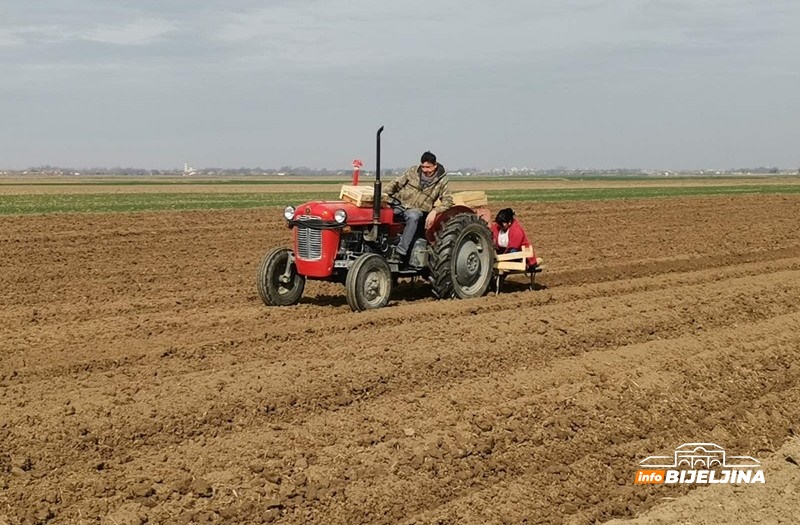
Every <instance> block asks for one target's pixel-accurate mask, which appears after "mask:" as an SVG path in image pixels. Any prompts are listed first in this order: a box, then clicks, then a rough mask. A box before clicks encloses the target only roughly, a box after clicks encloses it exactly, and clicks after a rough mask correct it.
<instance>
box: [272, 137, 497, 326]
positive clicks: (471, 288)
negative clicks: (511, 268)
mask: <svg viewBox="0 0 800 525" xmlns="http://www.w3.org/2000/svg"><path fill="white" fill-rule="evenodd" d="M382 131H383V127H382V126H381V128H380V129H379V130H378V132H377V138H376V142H377V159H376V169H375V186H374V193H373V198H372V203H373V204H372V206H371V207H359V206H356V205H355V204H353V203H350V202H345V201H311V202H307V203H305V204H301V205H299V206H297V207H296V208H295V207H292V206H288V207H287V208H286V209H285V210H284V217H285V218H286V222H287V224H288V226H289V227H290V228H291V229H292V242H293V249H289V248H275V249H273V250H271V251H269V252H268V253H267V254H266V255H265V256H264V257H263V259H262V260H261V264H260V265H259V268H258V283H257V287H258V294H259V296H260V297H261V300H262V301H263V302H264V304H266V305H268V306H287V305H292V304H296V303H297V302H298V301H299V300H300V297H301V296H302V295H303V289H304V287H305V283H306V279H317V280H322V281H333V282H339V283H342V284H344V286H345V290H346V293H347V303H348V304H349V305H350V308H352V309H353V310H354V311H363V310H371V309H373V308H380V307H382V306H385V305H386V303H387V302H388V301H389V296H390V295H391V292H392V285H393V283H395V282H396V281H397V279H398V278H399V277H416V276H420V277H423V278H425V279H427V280H428V281H429V282H430V284H431V286H432V288H433V293H434V294H435V295H436V297H438V298H462V299H465V298H471V297H480V296H482V295H484V294H485V293H486V291H487V289H488V288H489V284H490V283H491V280H492V271H493V265H494V262H495V251H494V245H493V243H492V234H491V231H490V230H489V227H488V225H487V224H486V222H485V221H484V220H483V219H482V218H480V217H479V216H478V215H477V214H476V213H475V211H474V210H473V209H471V208H469V207H466V206H453V207H452V208H449V209H448V210H447V211H445V212H443V213H441V214H438V215H436V217H435V219H434V221H433V224H432V225H431V227H430V228H428V229H427V230H426V229H424V226H423V225H422V222H423V221H421V223H420V224H421V226H420V230H419V231H418V232H417V236H416V237H415V240H414V242H413V244H412V248H411V250H410V252H409V254H408V258H407V260H404V261H403V262H401V263H394V262H389V261H388V260H387V258H388V257H389V254H390V253H391V249H392V243H393V241H395V240H396V239H397V238H398V237H399V236H400V234H401V233H402V231H403V226H404V225H403V223H402V222H401V220H402V214H399V216H398V214H397V213H396V210H398V209H401V204H400V203H399V202H398V201H396V200H394V199H392V200H391V201H390V202H389V203H388V204H383V203H382V198H381V197H382V192H381V180H380V175H381V132H382Z"/></svg>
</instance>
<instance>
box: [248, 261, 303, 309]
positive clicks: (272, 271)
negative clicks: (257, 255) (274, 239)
mask: <svg viewBox="0 0 800 525" xmlns="http://www.w3.org/2000/svg"><path fill="white" fill-rule="evenodd" d="M291 256H292V251H291V250H290V249H289V248H274V249H272V250H270V251H269V252H267V254H266V255H265V256H264V258H263V259H261V263H260V264H259V265H258V277H257V282H256V287H257V288H258V296H259V297H261V300H262V301H263V302H264V304H265V305H267V306H289V305H292V304H297V302H298V301H299V300H300V297H301V296H302V295H303V289H304V288H305V286H306V278H305V276H304V275H300V274H298V273H297V267H296V266H295V265H294V264H291V265H290V267H289V272H288V273H287V272H286V264H287V263H288V261H289V258H290V257H291Z"/></svg>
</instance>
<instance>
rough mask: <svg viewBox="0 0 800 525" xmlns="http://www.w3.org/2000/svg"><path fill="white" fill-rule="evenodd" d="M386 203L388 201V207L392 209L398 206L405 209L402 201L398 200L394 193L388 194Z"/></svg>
mask: <svg viewBox="0 0 800 525" xmlns="http://www.w3.org/2000/svg"><path fill="white" fill-rule="evenodd" d="M388 203H389V207H390V208H392V209H398V208H399V209H405V206H403V203H402V202H400V199H398V198H397V197H395V196H394V195H390V196H389V200H388Z"/></svg>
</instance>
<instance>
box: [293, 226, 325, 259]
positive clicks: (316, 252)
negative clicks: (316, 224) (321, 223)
mask: <svg viewBox="0 0 800 525" xmlns="http://www.w3.org/2000/svg"><path fill="white" fill-rule="evenodd" d="M297 257H298V258H300V259H305V260H307V261H316V260H319V259H322V230H312V229H311V228H306V227H304V226H302V225H298V227H297Z"/></svg>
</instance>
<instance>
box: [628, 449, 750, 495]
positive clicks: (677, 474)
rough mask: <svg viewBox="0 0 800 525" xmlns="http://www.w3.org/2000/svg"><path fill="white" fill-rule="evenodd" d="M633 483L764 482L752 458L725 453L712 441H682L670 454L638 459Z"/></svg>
mask: <svg viewBox="0 0 800 525" xmlns="http://www.w3.org/2000/svg"><path fill="white" fill-rule="evenodd" d="M634 483H636V484H637V485H660V484H664V483H667V484H675V483H764V471H763V470H761V462H760V461H759V460H757V459H756V458H754V457H751V456H729V455H728V454H727V453H726V452H725V449H724V448H722V447H721V446H719V445H717V444H716V443H684V444H683V445H681V446H679V447H678V448H676V449H675V452H674V453H673V454H672V455H671V456H648V457H646V458H644V459H643V460H642V461H640V462H639V470H638V471H637V472H636V477H635V479H634Z"/></svg>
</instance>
